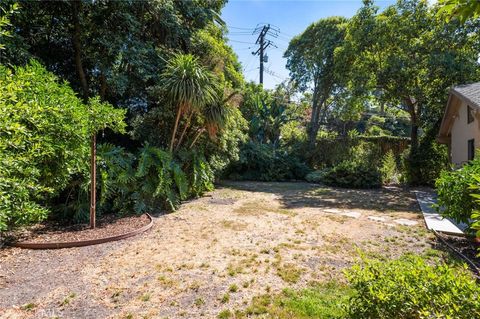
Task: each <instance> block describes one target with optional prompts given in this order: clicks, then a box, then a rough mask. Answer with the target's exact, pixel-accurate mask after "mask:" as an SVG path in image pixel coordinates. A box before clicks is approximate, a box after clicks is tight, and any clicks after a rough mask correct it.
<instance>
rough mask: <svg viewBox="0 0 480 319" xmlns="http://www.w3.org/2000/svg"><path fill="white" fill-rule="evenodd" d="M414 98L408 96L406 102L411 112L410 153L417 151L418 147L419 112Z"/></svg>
mask: <svg viewBox="0 0 480 319" xmlns="http://www.w3.org/2000/svg"><path fill="white" fill-rule="evenodd" d="M416 103H417V102H413V101H412V98H410V97H408V98H406V99H405V104H406V105H407V108H408V113H409V114H410V146H411V148H410V153H412V152H413V151H415V150H416V149H417V147H418V114H417V110H416V108H415V104H416Z"/></svg>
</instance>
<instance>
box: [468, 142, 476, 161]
mask: <svg viewBox="0 0 480 319" xmlns="http://www.w3.org/2000/svg"><path fill="white" fill-rule="evenodd" d="M474 157H475V139H473V138H472V139H471V140H468V160H469V161H471V160H473V158H474Z"/></svg>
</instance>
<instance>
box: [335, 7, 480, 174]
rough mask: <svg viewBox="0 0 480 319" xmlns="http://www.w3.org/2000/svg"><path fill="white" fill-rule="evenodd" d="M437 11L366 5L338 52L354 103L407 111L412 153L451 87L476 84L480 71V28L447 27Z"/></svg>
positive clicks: (442, 104) (353, 19)
mask: <svg viewBox="0 0 480 319" xmlns="http://www.w3.org/2000/svg"><path fill="white" fill-rule="evenodd" d="M436 12H437V7H436V6H431V5H429V4H428V1H418V0H402V1H397V3H396V4H394V5H392V6H389V7H387V8H386V9H385V10H383V11H381V12H380V11H379V8H378V7H376V6H374V5H373V1H365V2H364V6H363V7H362V8H360V10H359V11H358V12H357V14H356V15H355V16H354V17H352V18H351V20H350V21H349V23H348V27H347V31H346V36H345V41H344V43H343V45H342V46H341V47H340V48H339V49H338V50H336V52H335V57H336V61H337V62H338V63H339V64H341V65H342V66H343V69H342V71H341V72H342V74H345V77H347V78H348V91H349V93H350V94H349V97H350V98H351V99H353V100H354V101H356V100H359V99H360V100H362V101H364V102H366V104H368V102H369V101H370V100H372V99H373V100H376V101H378V102H379V103H380V104H382V105H391V106H394V107H397V108H400V109H402V110H404V111H406V112H408V114H409V116H410V127H411V128H410V135H411V143H412V149H411V150H412V152H416V151H417V147H418V137H419V134H420V130H419V128H421V129H423V130H425V131H426V130H427V129H428V128H429V126H431V125H432V124H433V123H435V122H436V121H437V120H438V119H439V118H441V116H442V114H443V110H444V107H445V104H446V101H447V98H448V94H447V92H448V88H449V87H451V86H452V85H456V84H459V83H468V82H471V81H475V79H476V78H477V74H478V71H479V67H478V63H476V60H477V50H476V49H475V48H476V47H477V46H478V41H479V37H478V36H477V33H478V24H474V23H472V24H468V25H463V26H462V25H460V24H459V23H458V22H455V21H451V22H450V23H446V22H445V21H444V20H442V19H437V17H436ZM375 133H379V132H378V129H377V132H375ZM425 155H427V154H425ZM430 157H431V158H434V155H433V154H432V155H430ZM412 160H415V159H412ZM418 164H419V165H417V164H415V165H416V166H419V167H421V166H420V163H418ZM411 176H412V177H413V176H414V175H413V174H412V175H411Z"/></svg>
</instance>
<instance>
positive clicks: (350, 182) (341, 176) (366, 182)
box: [321, 161, 382, 188]
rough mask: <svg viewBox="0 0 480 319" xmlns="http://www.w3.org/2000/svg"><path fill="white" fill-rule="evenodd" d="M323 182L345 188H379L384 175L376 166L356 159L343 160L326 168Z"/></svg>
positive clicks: (322, 178)
mask: <svg viewBox="0 0 480 319" xmlns="http://www.w3.org/2000/svg"><path fill="white" fill-rule="evenodd" d="M321 182H323V183H325V184H326V185H330V186H338V187H345V188H377V187H381V186H382V176H381V174H380V172H379V170H378V169H377V168H376V167H372V166H370V165H368V164H366V163H358V162H355V161H343V162H341V163H340V164H338V165H337V166H334V167H333V168H330V169H326V170H325V171H324V173H323V176H322V177H321Z"/></svg>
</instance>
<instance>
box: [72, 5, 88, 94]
mask: <svg viewBox="0 0 480 319" xmlns="http://www.w3.org/2000/svg"><path fill="white" fill-rule="evenodd" d="M81 10H82V3H81V1H78V0H77V1H74V2H73V19H72V20H73V37H72V44H73V51H74V60H75V68H76V69H77V73H78V78H79V79H80V85H81V87H82V97H83V99H84V102H86V101H87V100H88V84H87V77H86V76H85V72H84V71H83V63H82V44H81V40H80V18H79V16H80V12H81Z"/></svg>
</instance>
